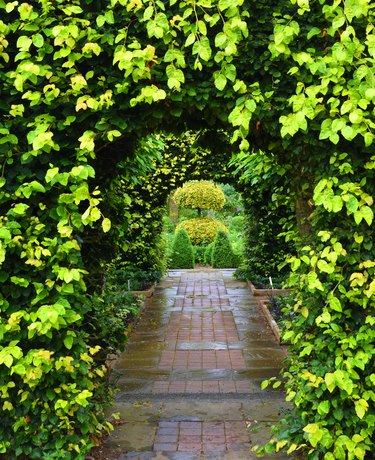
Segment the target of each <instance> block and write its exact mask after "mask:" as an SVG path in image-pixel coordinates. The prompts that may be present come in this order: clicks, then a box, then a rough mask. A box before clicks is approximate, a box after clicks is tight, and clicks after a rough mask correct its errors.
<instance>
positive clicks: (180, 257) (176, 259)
mask: <svg viewBox="0 0 375 460" xmlns="http://www.w3.org/2000/svg"><path fill="white" fill-rule="evenodd" d="M170 267H171V268H194V249H193V245H192V244H191V241H190V238H189V235H188V233H187V231H186V230H185V229H184V228H180V229H179V230H178V232H177V233H176V237H175V239H174V242H173V247H172V254H171V260H170Z"/></svg>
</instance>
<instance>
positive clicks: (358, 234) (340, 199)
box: [0, 0, 375, 460]
mask: <svg viewBox="0 0 375 460" xmlns="http://www.w3.org/2000/svg"><path fill="white" fill-rule="evenodd" d="M0 11H1V18H2V19H1V20H0V82H1V87H0V91H1V97H0V113H1V122H0V134H1V141H0V155H1V178H0V187H1V188H0V193H1V195H0V211H1V212H0V214H1V217H0V219H1V222H0V224H1V227H0V242H1V245H0V263H1V275H0V277H1V278H0V280H1V283H2V285H1V287H2V289H1V297H0V305H1V312H2V313H1V322H0V340H1V349H0V366H1V367H0V376H1V378H0V380H1V387H0V389H1V391H2V393H1V395H2V396H1V398H2V399H1V402H2V404H1V410H2V425H1V428H0V453H2V454H4V455H6V456H7V457H8V458H17V457H18V458H22V457H24V458H25V457H26V458H38V459H39V458H51V457H52V458H64V459H69V458H75V459H77V458H84V457H85V453H86V452H87V450H88V448H89V444H90V439H91V438H92V436H95V434H97V431H98V429H100V427H101V426H103V424H104V423H105V422H104V418H103V411H102V409H103V408H102V400H101V394H100V389H101V385H100V382H101V381H102V379H103V372H104V369H103V368H102V367H100V366H98V365H97V364H96V363H95V359H94V358H95V353H96V352H97V348H96V347H95V343H90V342H89V340H88V337H87V334H86V332H85V328H84V325H85V317H86V315H87V311H88V310H87V309H88V308H89V307H88V306H87V304H86V303H85V302H84V296H85V292H86V283H85V281H86V274H87V273H86V269H85V268H86V267H85V263H84V258H83V257H82V241H83V237H85V236H86V235H87V233H88V232H87V231H86V229H92V231H93V232H97V233H98V226H99V228H100V226H101V229H102V231H103V232H104V233H107V232H109V231H110V226H111V222H110V220H109V219H108V218H107V216H106V208H105V206H103V197H104V191H108V190H106V187H107V185H108V184H109V183H110V182H111V181H112V180H114V177H115V175H116V168H117V166H118V165H120V163H121V162H123V164H124V170H123V172H124V174H128V176H129V177H130V176H134V177H135V178H136V177H137V176H139V175H142V174H145V173H146V172H147V171H148V169H149V165H150V162H151V161H153V152H152V151H151V150H150V151H147V149H145V151H144V152H142V153H140V152H141V151H140V150H137V148H139V145H140V144H139V142H141V140H142V139H144V138H145V136H146V135H147V134H149V133H153V132H155V131H156V130H164V131H166V132H168V131H169V132H183V131H184V130H186V128H189V129H192V130H197V129H202V128H210V129H212V130H213V131H214V132H215V131H217V132H218V131H220V130H224V131H228V132H229V133H230V135H231V137H232V142H233V143H234V146H235V147H234V148H237V147H236V146H238V147H239V148H238V150H240V151H241V153H239V154H238V155H237V157H236V164H237V165H238V167H239V168H240V170H241V171H242V173H243V175H244V178H245V179H246V180H247V181H249V183H251V184H257V183H258V184H259V183H260V184H264V186H266V187H267V186H270V187H271V186H272V184H274V182H275V179H279V178H280V177H282V178H283V180H282V185H281V186H280V187H279V186H278V187H277V190H276V191H275V193H276V196H275V199H276V200H281V201H282V199H283V198H285V197H286V196H288V197H289V198H288V199H290V200H291V201H292V202H293V205H294V207H295V212H296V216H297V218H296V219H297V220H296V221H297V223H298V227H299V239H298V249H299V257H295V258H293V259H292V260H291V261H290V262H291V267H292V270H293V271H294V273H295V276H294V281H295V283H298V294H297V300H296V305H295V313H296V321H295V324H294V325H293V326H292V328H291V329H290V330H289V331H288V332H287V334H288V337H289V339H290V340H291V342H292V346H291V359H290V363H289V370H286V372H285V376H286V377H287V378H288V384H287V393H288V399H289V400H291V401H293V404H294V409H295V411H294V414H293V416H292V417H291V418H290V419H287V421H286V428H285V429H284V430H282V434H281V439H280V440H279V441H278V442H277V443H276V444H275V445H274V446H273V447H272V446H268V449H270V450H272V449H273V448H276V449H281V448H286V449H289V451H290V452H292V451H294V450H296V449H304V450H305V451H307V452H308V455H309V456H310V457H311V458H316V459H318V458H324V459H326V460H333V459H344V458H346V457H348V458H358V459H362V458H365V457H366V456H367V457H368V456H369V455H371V452H372V451H373V450H374V449H373V447H374V442H373V433H374V423H373V420H374V409H373V407H374V404H373V403H374V399H375V396H374V391H373V385H374V359H373V358H374V335H375V333H374V292H375V282H374V281H373V275H374V267H375V262H374V247H373V240H374V238H373V237H374V230H373V226H371V225H372V223H373V215H374V214H373V207H374V205H373V196H374V183H375V181H374V169H375V158H374V156H373V153H372V145H373V139H374V132H373V130H374V116H373V114H374V95H375V87H374V82H373V73H374V28H373V21H374V10H373V9H372V8H370V2H369V1H368V0H361V1H351V0H338V1H337V2H335V3H334V4H333V5H331V3H330V2H328V1H326V0H322V1H320V2H309V0H283V1H281V2H272V1H270V0H257V2H255V1H253V0H251V1H250V2H243V1H242V0H234V1H233V0H231V1H229V0H197V1H196V2H194V3H191V2H187V1H186V2H185V1H182V2H179V3H177V2H176V1H175V0H170V1H169V2H160V1H156V2H153V1H151V0H150V1H149V0H144V1H143V2H142V1H141V0H131V1H130V0H112V1H107V0H93V1H91V2H81V1H80V0H71V1H66V0H57V1H55V2H49V1H45V0H43V1H31V2H29V3H21V2H18V1H14V2H4V1H1V0H0ZM116 140H117V141H119V140H121V142H114V141H116ZM259 149H262V150H263V151H264V152H266V153H265V155H264V157H262V161H259V159H260V158H261V156H260V155H259ZM254 166H255V167H254ZM107 197H108V195H107ZM109 201H111V200H110V198H109ZM117 205H118V208H117V209H119V207H120V206H121V204H119V203H118V204H117ZM300 241H301V242H302V244H300ZM284 438H285V439H284Z"/></svg>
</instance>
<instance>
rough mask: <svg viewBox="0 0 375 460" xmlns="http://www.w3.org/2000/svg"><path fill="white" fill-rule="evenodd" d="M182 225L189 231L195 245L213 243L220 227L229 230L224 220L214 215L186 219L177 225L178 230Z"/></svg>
mask: <svg viewBox="0 0 375 460" xmlns="http://www.w3.org/2000/svg"><path fill="white" fill-rule="evenodd" d="M181 227H182V228H184V229H185V230H186V231H187V232H188V235H189V236H190V239H191V242H192V243H193V245H194V246H204V245H207V244H210V243H212V242H213V240H214V239H215V235H216V232H217V231H218V230H219V229H221V230H223V231H224V232H228V229H227V227H226V226H225V225H224V224H223V223H222V222H220V221H218V220H216V219H214V218H212V217H196V218H195V219H189V220H185V221H184V222H181V223H180V224H179V225H178V226H177V228H176V231H178V230H179V229H180V228H181Z"/></svg>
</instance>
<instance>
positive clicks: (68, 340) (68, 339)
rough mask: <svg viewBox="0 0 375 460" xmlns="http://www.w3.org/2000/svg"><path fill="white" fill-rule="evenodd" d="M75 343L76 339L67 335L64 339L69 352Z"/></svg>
mask: <svg viewBox="0 0 375 460" xmlns="http://www.w3.org/2000/svg"><path fill="white" fill-rule="evenodd" d="M73 342H74V337H73V336H71V335H67V336H65V338H64V345H65V347H66V348H67V349H68V350H71V348H72V346H73Z"/></svg>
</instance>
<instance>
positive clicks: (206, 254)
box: [204, 243, 214, 265]
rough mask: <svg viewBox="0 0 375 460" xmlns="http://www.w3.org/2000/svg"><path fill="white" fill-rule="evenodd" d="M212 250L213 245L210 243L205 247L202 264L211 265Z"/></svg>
mask: <svg viewBox="0 0 375 460" xmlns="http://www.w3.org/2000/svg"><path fill="white" fill-rule="evenodd" d="M213 248H214V243H210V244H209V245H207V246H206V249H205V251H204V263H205V264H206V265H212V250H213Z"/></svg>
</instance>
